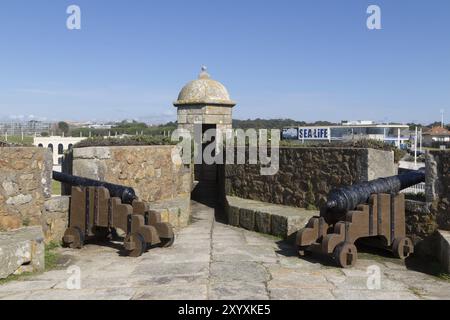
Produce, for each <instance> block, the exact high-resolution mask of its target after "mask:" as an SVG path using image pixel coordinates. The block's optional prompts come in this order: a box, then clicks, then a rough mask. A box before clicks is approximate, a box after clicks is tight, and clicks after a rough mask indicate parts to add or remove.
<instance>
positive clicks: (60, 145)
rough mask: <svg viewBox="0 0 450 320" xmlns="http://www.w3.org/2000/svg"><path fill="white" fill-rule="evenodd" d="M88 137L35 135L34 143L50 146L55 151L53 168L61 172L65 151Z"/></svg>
mask: <svg viewBox="0 0 450 320" xmlns="http://www.w3.org/2000/svg"><path fill="white" fill-rule="evenodd" d="M84 139H87V138H85V137H59V136H51V137H35V138H34V141H33V145H34V146H36V147H41V148H49V149H51V150H52V153H53V170H55V171H59V172H61V165H62V160H63V157H64V151H66V150H69V149H71V148H72V146H73V145H75V144H76V143H78V142H80V141H82V140H84Z"/></svg>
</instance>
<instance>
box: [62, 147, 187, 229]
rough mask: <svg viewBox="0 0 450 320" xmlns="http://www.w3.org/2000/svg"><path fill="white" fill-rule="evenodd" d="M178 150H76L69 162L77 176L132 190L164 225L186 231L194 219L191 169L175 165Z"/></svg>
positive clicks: (115, 148)
mask: <svg viewBox="0 0 450 320" xmlns="http://www.w3.org/2000/svg"><path fill="white" fill-rule="evenodd" d="M175 148H176V146H160V145H158V146H127V147H125V146H115V147H86V148H75V149H73V154H72V155H71V156H69V157H68V158H69V159H70V162H71V164H72V165H71V167H72V173H73V174H74V175H77V176H82V177H86V178H91V179H97V180H102V181H107V182H110V183H115V184H120V185H125V186H129V187H132V188H134V190H135V191H136V194H137V196H138V197H139V198H140V199H141V200H143V201H147V202H150V208H152V209H153V210H156V211H160V212H161V215H162V217H163V220H164V221H166V222H170V223H171V224H172V225H174V226H175V227H183V226H186V225H187V224H188V221H189V217H190V192H191V186H192V179H191V168H190V166H185V165H183V164H182V163H174V162H173V161H172V153H173V152H174V151H175ZM64 167H66V168H67V167H70V165H67V164H65V165H64ZM63 170H64V169H63ZM69 173H70V172H69Z"/></svg>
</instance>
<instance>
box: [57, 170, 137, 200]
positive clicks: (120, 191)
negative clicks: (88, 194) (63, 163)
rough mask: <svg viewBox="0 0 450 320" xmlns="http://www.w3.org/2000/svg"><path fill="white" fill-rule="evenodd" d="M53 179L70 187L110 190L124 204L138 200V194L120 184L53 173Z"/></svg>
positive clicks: (110, 193)
mask: <svg viewBox="0 0 450 320" xmlns="http://www.w3.org/2000/svg"><path fill="white" fill-rule="evenodd" d="M53 179H54V180H56V181H59V182H62V183H65V184H68V185H70V186H77V187H104V188H106V189H108V191H109V195H110V196H111V197H117V198H120V199H121V200H122V203H126V204H133V201H134V200H135V199H137V196H136V192H135V191H134V189H133V188H131V187H125V186H121V185H118V184H113V183H108V182H104V181H99V180H94V179H89V178H83V177H78V176H73V175H70V174H66V173H61V172H57V171H53Z"/></svg>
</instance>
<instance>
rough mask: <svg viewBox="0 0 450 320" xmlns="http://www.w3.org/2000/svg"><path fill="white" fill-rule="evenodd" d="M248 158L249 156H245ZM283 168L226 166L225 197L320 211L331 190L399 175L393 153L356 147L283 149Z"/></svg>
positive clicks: (281, 150) (247, 165)
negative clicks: (263, 171) (266, 172)
mask: <svg viewBox="0 0 450 320" xmlns="http://www.w3.org/2000/svg"><path fill="white" fill-rule="evenodd" d="M246 159H248V157H246ZM279 163H280V168H279V171H278V173H277V174H275V175H273V176H262V175H260V165H250V164H240V165H239V164H238V165H225V166H224V167H225V169H224V177H223V179H224V184H225V194H226V195H230V196H236V197H240V198H246V199H251V200H258V201H264V202H269V203H274V204H282V205H288V206H294V207H301V208H308V207H309V208H318V207H319V206H320V205H321V204H322V203H323V202H324V201H325V200H326V196H327V194H328V193H329V192H330V191H331V189H333V188H335V187H339V186H345V185H351V184H354V183H357V182H361V181H367V180H373V179H376V178H379V177H386V176H391V175H394V174H396V171H397V169H396V166H395V164H394V154H393V152H390V151H382V150H374V149H356V148H306V147H305V148H303V147H297V148H295V147H290V148H280V158H279Z"/></svg>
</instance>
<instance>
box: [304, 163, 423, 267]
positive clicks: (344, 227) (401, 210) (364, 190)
mask: <svg viewBox="0 0 450 320" xmlns="http://www.w3.org/2000/svg"><path fill="white" fill-rule="evenodd" d="M424 180H425V175H424V173H423V172H419V171H417V172H416V171H414V172H409V173H406V174H402V175H398V176H393V177H388V178H380V179H377V180H373V181H370V182H365V183H361V184H357V185H353V186H350V187H345V188H341V189H336V190H333V191H332V192H331V193H330V194H329V196H328V201H327V204H326V205H325V206H324V207H323V208H321V212H320V216H318V217H313V218H311V219H310V220H309V222H308V224H307V225H306V227H305V228H304V229H302V230H300V231H298V233H297V239H296V244H297V246H298V252H299V255H300V256H303V255H305V254H307V253H309V252H315V253H320V254H325V255H330V256H332V257H333V258H334V259H335V261H336V262H337V264H338V265H339V266H341V267H344V268H347V267H352V266H354V265H355V263H356V261H357V248H356V246H355V241H356V240H358V239H362V238H371V237H376V238H378V239H379V240H381V242H382V245H383V247H385V248H387V249H389V250H391V251H392V253H393V254H394V255H395V256H396V257H397V258H400V259H405V258H407V257H408V256H409V255H410V254H412V253H413V252H414V245H413V243H412V241H411V239H409V238H408V237H406V230H405V229H406V227H405V196H404V194H402V193H399V191H400V190H403V189H405V188H407V187H409V186H412V185H415V184H417V183H420V182H423V181H424Z"/></svg>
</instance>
